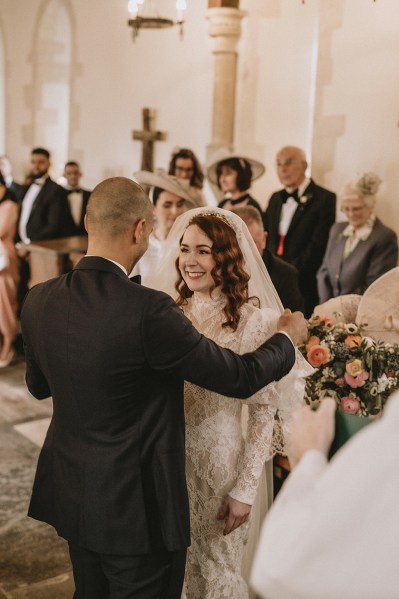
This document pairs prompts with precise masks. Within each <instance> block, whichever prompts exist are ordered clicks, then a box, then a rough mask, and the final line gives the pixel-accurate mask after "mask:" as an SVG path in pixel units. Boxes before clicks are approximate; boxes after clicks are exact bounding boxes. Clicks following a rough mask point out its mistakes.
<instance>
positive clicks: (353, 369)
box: [346, 360, 363, 376]
mask: <svg viewBox="0 0 399 599" xmlns="http://www.w3.org/2000/svg"><path fill="white" fill-rule="evenodd" d="M346 372H347V373H348V374H350V375H351V376H357V375H358V374H360V373H361V372H363V366H362V361H361V360H351V361H350V362H347V364H346Z"/></svg>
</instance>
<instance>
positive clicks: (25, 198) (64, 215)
mask: <svg viewBox="0 0 399 599" xmlns="http://www.w3.org/2000/svg"><path fill="white" fill-rule="evenodd" d="M50 164H51V163H50V153H49V151H48V150H46V149H45V148H34V149H33V150H32V152H31V172H30V176H31V180H32V182H31V183H30V185H26V186H25V187H24V189H23V193H22V200H21V214H20V218H19V223H18V235H19V238H20V240H21V241H22V242H23V243H24V244H29V243H30V242H31V241H39V240H43V239H57V238H59V237H68V236H69V235H73V232H74V223H73V220H72V216H71V213H70V212H69V208H68V202H67V197H66V191H65V189H64V188H63V187H61V185H58V184H57V183H55V181H53V180H52V179H51V178H50V176H49V174H48V171H49V168H50Z"/></svg>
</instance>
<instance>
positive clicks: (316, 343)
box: [306, 335, 320, 352]
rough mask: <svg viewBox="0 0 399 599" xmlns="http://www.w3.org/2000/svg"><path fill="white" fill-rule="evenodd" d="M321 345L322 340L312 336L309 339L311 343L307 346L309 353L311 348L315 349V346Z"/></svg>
mask: <svg viewBox="0 0 399 599" xmlns="http://www.w3.org/2000/svg"><path fill="white" fill-rule="evenodd" d="M319 344H320V339H319V338H318V337H316V335H311V336H310V337H309V341H308V342H307V344H306V351H307V352H308V351H309V350H310V348H311V347H313V346H314V345H319Z"/></svg>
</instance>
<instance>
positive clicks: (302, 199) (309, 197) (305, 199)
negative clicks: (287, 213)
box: [299, 193, 312, 206]
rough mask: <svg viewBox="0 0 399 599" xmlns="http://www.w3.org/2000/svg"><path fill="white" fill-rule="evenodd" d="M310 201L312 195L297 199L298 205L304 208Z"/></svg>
mask: <svg viewBox="0 0 399 599" xmlns="http://www.w3.org/2000/svg"><path fill="white" fill-rule="evenodd" d="M311 199H312V194H311V193H308V194H306V195H303V196H301V197H300V198H299V203H300V204H302V206H304V205H305V204H306V203H307V202H309V200H311Z"/></svg>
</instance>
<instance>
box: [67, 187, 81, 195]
mask: <svg viewBox="0 0 399 599" xmlns="http://www.w3.org/2000/svg"><path fill="white" fill-rule="evenodd" d="M81 191H82V190H81V189H80V187H77V188H76V189H68V190H67V194H68V195H69V194H70V193H80V192H81Z"/></svg>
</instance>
